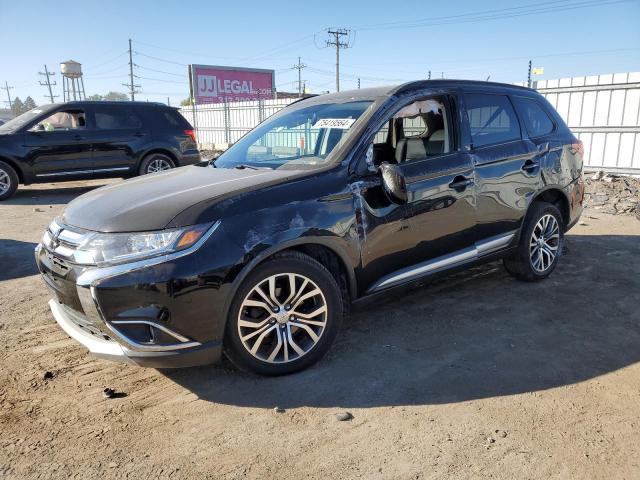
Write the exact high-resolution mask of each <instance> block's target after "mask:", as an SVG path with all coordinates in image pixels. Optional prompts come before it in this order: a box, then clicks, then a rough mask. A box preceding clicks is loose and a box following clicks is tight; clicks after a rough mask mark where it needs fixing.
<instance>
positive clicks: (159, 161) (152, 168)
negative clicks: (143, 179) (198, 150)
mask: <svg viewBox="0 0 640 480" xmlns="http://www.w3.org/2000/svg"><path fill="white" fill-rule="evenodd" d="M175 167H176V164H175V162H174V161H173V159H172V158H170V157H169V156H168V155H165V154H163V153H151V154H149V155H147V156H146V157H144V159H143V160H142V163H141V164H140V170H139V173H140V175H147V174H149V173H158V172H163V171H165V170H171V169H172V168H175Z"/></svg>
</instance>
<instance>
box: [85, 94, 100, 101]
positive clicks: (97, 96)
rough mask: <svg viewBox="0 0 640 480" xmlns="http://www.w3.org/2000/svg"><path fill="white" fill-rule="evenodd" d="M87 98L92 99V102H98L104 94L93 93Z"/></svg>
mask: <svg viewBox="0 0 640 480" xmlns="http://www.w3.org/2000/svg"><path fill="white" fill-rule="evenodd" d="M87 100H91V101H92V102H98V101H100V100H102V95H98V94H97V93H94V94H93V95H91V96H89V97H87Z"/></svg>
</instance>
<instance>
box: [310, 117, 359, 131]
mask: <svg viewBox="0 0 640 480" xmlns="http://www.w3.org/2000/svg"><path fill="white" fill-rule="evenodd" d="M355 121H356V120H355V118H321V119H320V120H318V121H317V122H316V123H315V125H314V126H313V127H312V128H340V129H343V130H346V129H347V128H349V127H351V125H353V123H354V122H355Z"/></svg>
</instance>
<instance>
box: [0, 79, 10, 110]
mask: <svg viewBox="0 0 640 480" xmlns="http://www.w3.org/2000/svg"><path fill="white" fill-rule="evenodd" d="M0 89H2V90H6V91H7V98H8V99H9V101H8V102H4V103H8V104H9V110H13V102H12V101H11V92H10V91H9V90H13V87H10V86H9V84H8V83H7V82H6V81H5V82H4V87H0Z"/></svg>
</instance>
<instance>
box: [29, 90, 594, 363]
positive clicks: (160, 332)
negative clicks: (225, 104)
mask: <svg viewBox="0 0 640 480" xmlns="http://www.w3.org/2000/svg"><path fill="white" fill-rule="evenodd" d="M583 192H584V186H583V182H582V144H581V143H580V141H578V140H577V139H576V137H574V135H573V134H572V133H571V132H570V131H569V129H568V128H567V126H566V125H565V124H564V122H563V121H562V119H561V118H560V117H559V116H558V114H557V113H556V112H555V111H554V110H553V108H552V107H551V106H550V104H549V103H548V102H547V101H546V100H545V99H544V98H543V97H542V96H540V95H539V94H538V93H536V92H535V91H533V90H529V89H526V88H521V87H515V86H510V85H502V84H495V83H489V82H482V83H480V82H468V81H444V80H443V81H421V82H414V83H408V84H405V85H401V86H399V87H394V88H375V89H363V90H356V91H350V92H341V93H336V94H330V95H321V96H317V97H313V98H310V99H305V100H302V101H299V102H296V103H294V104H292V105H290V106H288V107H287V108H285V109H283V110H282V111H280V112H279V113H277V114H276V115H274V116H272V117H270V118H269V119H268V120H266V121H265V122H263V123H262V124H260V125H259V126H258V127H256V128H255V129H254V130H252V131H251V132H249V133H248V134H247V135H245V136H244V137H243V138H242V139H241V140H239V141H238V142H237V143H236V144H235V145H234V146H233V147H231V148H230V149H229V150H228V151H227V152H225V153H224V154H223V155H222V156H220V157H219V158H218V159H216V160H215V161H214V162H212V163H209V164H206V163H203V164H199V165H197V166H192V167H187V168H181V169H178V170H174V171H170V172H164V173H161V174H158V175H149V176H145V177H142V178H139V179H136V180H130V181H125V182H123V183H120V184H117V185H110V186H107V187H103V188H100V189H97V190H94V191H92V192H89V193H86V194H84V195H83V196H81V197H79V198H77V199H76V200H74V201H73V202H71V203H70V204H69V205H68V206H67V208H66V209H65V211H64V213H63V214H62V215H61V216H60V217H59V218H57V219H55V220H54V221H53V222H52V223H51V225H50V226H49V228H48V229H47V230H46V232H45V234H44V237H43V239H42V243H41V244H40V245H39V246H38V248H37V250H36V258H37V263H38V267H39V269H40V271H41V272H42V276H43V278H44V280H45V282H46V284H47V285H48V286H49V287H50V289H51V291H52V292H53V296H54V299H53V300H51V301H50V302H49V303H50V307H51V309H52V311H53V315H54V317H55V318H56V320H57V321H58V323H59V324H60V326H61V327H62V328H63V329H64V330H65V331H66V332H67V333H68V334H69V335H70V336H71V337H73V338H75V339H76V340H78V341H79V342H80V343H82V344H83V345H85V346H86V347H88V348H89V350H90V351H92V352H93V353H94V354H96V355H98V356H100V357H104V358H110V359H113V360H119V361H126V362H131V363H135V364H138V365H144V366H153V367H175V366H187V365H196V364H203V363H207V362H212V361H215V360H217V359H218V358H219V357H220V354H221V353H222V352H223V351H224V352H225V353H226V354H227V356H228V357H229V358H230V359H231V360H232V361H233V362H234V363H235V364H236V365H238V366H240V367H242V368H245V369H250V370H253V371H255V372H259V373H261V374H266V375H279V374H285V373H290V372H293V371H296V370H299V369H301V368H304V367H306V366H308V365H310V364H312V363H314V362H315V361H317V360H318V359H319V358H321V357H322V356H323V355H324V354H325V352H326V351H327V350H328V348H329V346H330V345H331V343H332V342H333V340H334V338H335V337H336V334H337V332H338V329H339V328H340V323H341V322H342V319H343V316H345V312H347V310H348V308H347V307H348V305H349V303H351V302H355V301H360V300H362V299H364V298H366V297H370V296H372V295H374V294H377V293H379V292H383V291H386V290H387V289H390V288H395V287H399V286H402V285H407V284H411V283H413V282H415V281H416V280H419V279H424V278H425V277H428V276H433V275H436V274H440V273H442V272H449V271H452V270H454V269H461V268H466V267H469V266H471V265H475V264H478V263H481V262H487V261H491V260H495V259H498V258H504V265H505V267H506V269H507V270H508V271H509V272H510V273H511V274H513V275H514V276H515V277H517V278H519V279H522V280H526V281H535V280H541V279H543V278H545V277H547V276H548V275H549V274H550V273H551V272H552V271H553V269H554V268H555V266H556V264H557V262H558V259H559V258H560V255H561V252H562V245H563V236H564V234H565V232H566V231H567V230H568V229H569V228H571V226H573V225H574V223H575V222H576V221H577V220H578V218H579V216H580V213H581V211H582V201H583ZM507 301H508V300H507Z"/></svg>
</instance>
